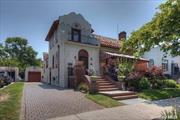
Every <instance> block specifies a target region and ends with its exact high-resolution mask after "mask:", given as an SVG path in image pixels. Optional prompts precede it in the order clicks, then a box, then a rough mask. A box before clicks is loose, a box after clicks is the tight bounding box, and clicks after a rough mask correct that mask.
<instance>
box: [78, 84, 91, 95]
mask: <svg viewBox="0 0 180 120" xmlns="http://www.w3.org/2000/svg"><path fill="white" fill-rule="evenodd" d="M78 90H79V91H81V92H85V93H87V92H89V87H88V85H87V84H85V83H83V82H81V83H80V84H79V85H78Z"/></svg>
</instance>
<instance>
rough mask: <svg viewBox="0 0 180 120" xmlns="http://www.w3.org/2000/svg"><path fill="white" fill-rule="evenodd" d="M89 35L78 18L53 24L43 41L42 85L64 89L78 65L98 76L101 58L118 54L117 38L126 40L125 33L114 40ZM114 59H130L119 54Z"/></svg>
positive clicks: (89, 29)
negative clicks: (80, 62) (46, 51)
mask: <svg viewBox="0 0 180 120" xmlns="http://www.w3.org/2000/svg"><path fill="white" fill-rule="evenodd" d="M93 32H94V30H93V28H92V27H91V24H90V23H89V22H88V21H87V20H85V18H84V17H83V16H82V15H81V14H76V13H74V12H71V13H69V14H67V15H63V16H60V17H59V18H58V19H57V20H55V21H54V22H53V24H52V25H51V27H50V29H49V32H48V34H47V36H46V39H45V40H46V41H47V42H48V44H49V51H48V53H44V55H43V59H44V62H43V66H44V67H43V81H44V82H46V83H49V84H52V85H57V86H60V87H68V84H69V81H68V77H69V75H70V74H72V71H71V68H72V67H73V66H74V65H75V64H76V63H77V62H79V61H83V63H84V66H85V67H86V68H87V69H93V70H94V71H95V74H96V75H100V74H101V73H102V69H103V65H104V64H105V63H106V62H107V61H106V60H105V59H102V58H104V56H111V55H112V56H114V55H116V54H114V53H118V52H119V48H120V45H121V40H122V39H121V38H126V32H121V33H119V38H118V39H113V38H109V37H104V36H101V35H96V34H94V33H93ZM104 53H106V54H104ZM118 56H122V57H125V58H128V57H130V56H128V55H127V56H123V55H122V54H118ZM130 58H133V57H130ZM143 60H144V59H142V61H143Z"/></svg>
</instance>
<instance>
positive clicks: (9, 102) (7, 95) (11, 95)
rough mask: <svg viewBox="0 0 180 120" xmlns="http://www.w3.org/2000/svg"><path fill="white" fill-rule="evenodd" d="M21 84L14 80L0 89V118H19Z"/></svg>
mask: <svg viewBox="0 0 180 120" xmlns="http://www.w3.org/2000/svg"><path fill="white" fill-rule="evenodd" d="M23 86H24V83H23V82H16V83H14V84H11V85H9V86H7V87H6V88H4V89H2V90H0V97H1V99H0V120H19V117H20V108H21V97H22V91H23ZM3 96H4V97H3ZM2 98H4V99H2Z"/></svg>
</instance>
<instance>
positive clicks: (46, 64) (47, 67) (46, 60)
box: [46, 59, 48, 68]
mask: <svg viewBox="0 0 180 120" xmlns="http://www.w3.org/2000/svg"><path fill="white" fill-rule="evenodd" d="M46 68H48V59H47V60H46Z"/></svg>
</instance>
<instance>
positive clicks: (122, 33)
mask: <svg viewBox="0 0 180 120" xmlns="http://www.w3.org/2000/svg"><path fill="white" fill-rule="evenodd" d="M118 36H119V40H121V39H122V38H124V39H126V32H125V31H122V32H120V33H119V35H118Z"/></svg>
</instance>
